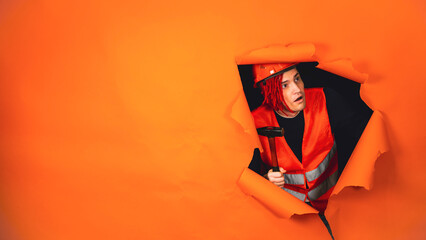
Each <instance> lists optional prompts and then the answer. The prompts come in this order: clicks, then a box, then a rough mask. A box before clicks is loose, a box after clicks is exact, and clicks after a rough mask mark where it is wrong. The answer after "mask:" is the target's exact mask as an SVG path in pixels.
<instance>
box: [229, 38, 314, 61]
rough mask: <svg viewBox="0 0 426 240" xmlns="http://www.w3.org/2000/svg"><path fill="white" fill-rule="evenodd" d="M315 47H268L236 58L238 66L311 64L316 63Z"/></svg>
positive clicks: (297, 45)
mask: <svg viewBox="0 0 426 240" xmlns="http://www.w3.org/2000/svg"><path fill="white" fill-rule="evenodd" d="M314 54H315V46H314V45H313V44H312V43H294V44H290V45H287V46H285V45H270V46H268V47H266V48H261V49H256V50H253V51H250V52H248V53H246V54H243V55H242V56H240V57H237V58H236V62H237V64H238V65H244V64H254V63H279V62H312V61H316V58H315V55H314Z"/></svg>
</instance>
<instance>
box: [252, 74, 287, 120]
mask: <svg viewBox="0 0 426 240" xmlns="http://www.w3.org/2000/svg"><path fill="white" fill-rule="evenodd" d="M282 78H283V75H282V74H280V75H277V76H275V77H273V78H270V79H267V80H263V81H262V82H259V86H260V89H261V91H262V95H263V96H264V100H263V103H262V104H265V105H267V106H269V107H271V108H272V109H274V111H281V112H283V113H284V114H285V112H284V110H287V111H289V112H293V111H292V110H291V109H290V108H289V107H288V106H287V103H286V102H285V100H284V96H283V87H282V85H281V81H282Z"/></svg>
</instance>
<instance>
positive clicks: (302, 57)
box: [232, 44, 389, 218]
mask: <svg viewBox="0 0 426 240" xmlns="http://www.w3.org/2000/svg"><path fill="white" fill-rule="evenodd" d="M314 53H315V47H314V45H313V44H291V45H288V46H287V47H285V46H281V45H280V46H274V47H267V48H264V49H258V50H254V51H251V52H249V53H248V54H246V55H243V56H241V57H238V58H237V63H238V64H256V63H274V62H304V61H314V60H316V59H315V57H314ZM317 67H319V68H321V69H323V70H326V71H329V72H332V73H334V74H337V75H340V76H342V77H345V78H348V79H351V80H353V81H356V82H359V83H361V84H362V83H364V82H365V81H366V80H367V79H368V75H367V74H364V73H359V72H357V71H356V70H355V69H354V68H353V66H352V63H351V62H350V61H349V60H347V59H341V60H337V61H334V62H329V63H324V64H322V63H321V62H320V61H319V65H318V66H317ZM238 102H239V101H238V100H237V101H236V103H235V105H234V106H233V109H232V112H233V114H232V118H233V119H234V120H236V121H237V122H239V123H240V124H241V125H242V126H248V125H249V124H247V122H246V121H245V120H243V118H245V117H246V118H249V119H252V118H251V116H250V117H248V116H247V115H246V114H242V113H241V112H240V111H239V110H238V109H239V107H237V106H236V104H238ZM239 105H241V103H239ZM244 115H246V116H245V117H244ZM250 127H254V124H251V126H250ZM244 129H245V132H246V133H247V132H250V134H256V135H257V133H256V131H255V129H253V130H246V127H244ZM388 146H389V144H388V139H387V134H386V131H385V128H384V123H383V118H382V116H381V114H380V112H378V111H374V113H373V115H372V116H371V118H370V120H369V122H368V124H367V126H366V128H365V129H364V132H363V134H362V136H361V138H360V139H359V141H358V143H357V146H356V147H355V149H354V151H353V153H352V155H351V157H350V159H349V161H348V164H347V165H346V167H345V169H344V171H343V173H342V175H341V177H340V178H339V181H338V182H337V184H336V186H335V188H334V190H333V193H332V195H337V194H338V193H339V192H341V190H342V189H343V188H345V187H355V186H356V187H363V188H365V189H367V190H370V189H371V186H372V179H373V173H374V165H375V162H376V160H377V158H378V157H379V156H380V155H381V154H383V153H384V152H386V151H388V149H389V147H388ZM249 161H250V160H249ZM248 163H249V162H248ZM248 163H247V165H248ZM238 185H239V186H240V188H241V189H242V191H243V192H245V193H246V194H247V195H250V196H253V197H254V198H255V199H257V200H258V201H259V202H261V203H262V204H263V205H264V206H266V207H267V208H268V209H270V210H271V211H272V212H273V213H274V214H276V215H277V216H279V217H282V218H290V217H291V216H293V215H295V214H298V215H303V214H312V213H318V211H317V210H315V209H314V208H312V207H310V206H309V205H307V204H305V203H304V202H302V201H300V200H299V199H297V198H295V197H294V196H292V195H291V194H289V193H287V192H285V191H282V190H281V189H280V188H278V187H277V186H275V185H274V184H272V183H271V182H269V181H267V180H266V179H265V178H263V177H262V176H260V175H258V174H257V173H255V172H253V171H252V170H250V169H248V168H246V169H244V170H243V172H242V174H241V176H240V178H239V180H238Z"/></svg>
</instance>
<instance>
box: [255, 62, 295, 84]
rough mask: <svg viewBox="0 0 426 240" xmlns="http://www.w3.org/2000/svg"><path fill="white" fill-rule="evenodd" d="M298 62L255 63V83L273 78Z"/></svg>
mask: <svg viewBox="0 0 426 240" xmlns="http://www.w3.org/2000/svg"><path fill="white" fill-rule="evenodd" d="M296 64H297V63H268V64H254V65H253V74H254V85H255V86H256V85H257V84H258V83H259V82H261V81H263V80H267V79H270V78H273V77H275V76H277V75H280V74H282V73H283V72H285V71H286V70H290V69H289V68H290V67H292V66H295V65H296Z"/></svg>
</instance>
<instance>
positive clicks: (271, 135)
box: [257, 127, 284, 172]
mask: <svg viewBox="0 0 426 240" xmlns="http://www.w3.org/2000/svg"><path fill="white" fill-rule="evenodd" d="M257 133H258V134H259V135H261V136H265V137H268V141H269V149H270V150H271V160H272V171H273V172H279V171H280V169H279V167H278V160H277V150H276V148H275V138H276V137H282V136H284V128H280V127H262V128H258V129H257Z"/></svg>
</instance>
